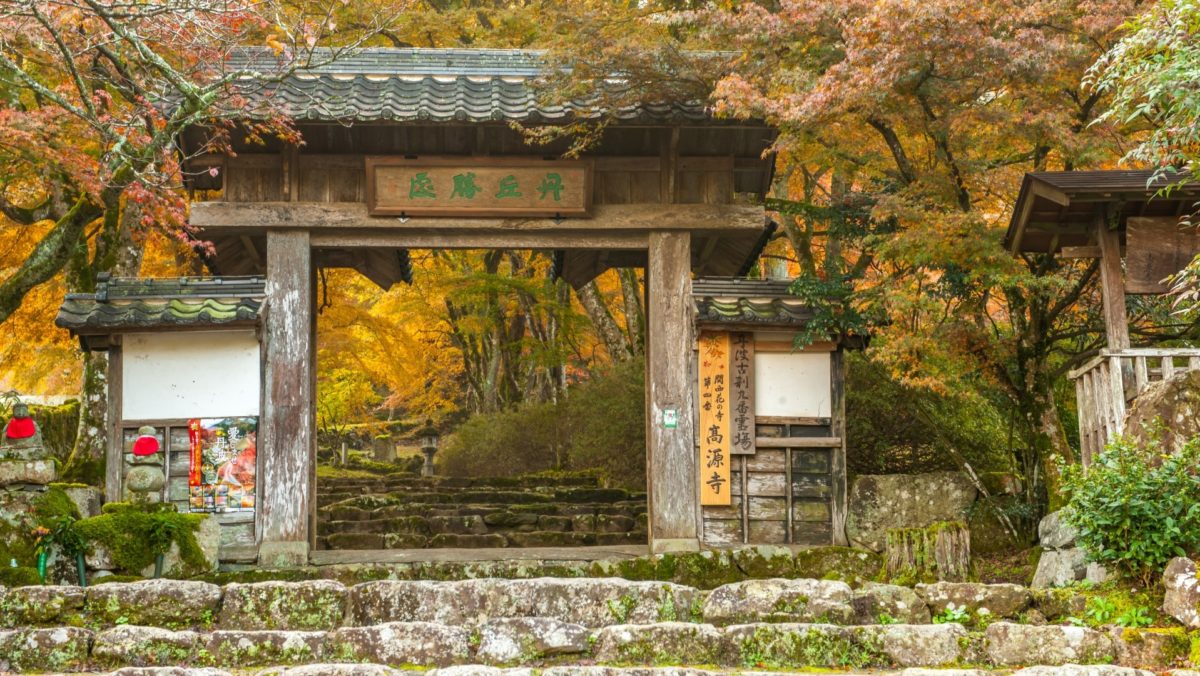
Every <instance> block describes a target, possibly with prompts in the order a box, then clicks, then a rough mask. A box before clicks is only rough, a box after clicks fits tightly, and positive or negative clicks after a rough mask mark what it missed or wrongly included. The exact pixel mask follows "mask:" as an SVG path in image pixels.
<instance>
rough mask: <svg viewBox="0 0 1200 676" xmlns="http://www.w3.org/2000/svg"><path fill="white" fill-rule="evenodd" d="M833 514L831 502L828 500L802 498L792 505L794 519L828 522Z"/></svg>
mask: <svg viewBox="0 0 1200 676" xmlns="http://www.w3.org/2000/svg"><path fill="white" fill-rule="evenodd" d="M830 518H831V514H830V510H829V502H828V501H826V500H801V501H797V502H796V503H795V504H794V505H792V519H793V520H795V521H797V522H799V521H820V522H825V523H828V522H829V521H830Z"/></svg>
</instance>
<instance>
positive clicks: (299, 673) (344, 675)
mask: <svg viewBox="0 0 1200 676" xmlns="http://www.w3.org/2000/svg"><path fill="white" fill-rule="evenodd" d="M411 673H413V672H412V671H408V670H400V669H393V668H391V667H386V666H384V665H382V664H307V665H304V666H298V667H279V668H278V669H265V670H263V671H260V672H258V676H401V675H402V674H411ZM428 673H429V674H435V673H436V674H444V673H445V671H444V670H442V669H437V670H434V671H430V672H428Z"/></svg>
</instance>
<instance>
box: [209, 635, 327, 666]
mask: <svg viewBox="0 0 1200 676" xmlns="http://www.w3.org/2000/svg"><path fill="white" fill-rule="evenodd" d="M204 650H205V651H206V653H207V655H206V658H205V659H206V660H208V661H211V662H212V663H213V664H217V665H221V666H229V667H233V666H236V667H239V668H241V667H253V666H272V665H277V664H307V663H311V662H320V661H321V660H322V659H323V658H324V652H325V632H321V631H225V630H221V631H214V632H212V633H211V634H208V635H207V636H206V637H205V640H204Z"/></svg>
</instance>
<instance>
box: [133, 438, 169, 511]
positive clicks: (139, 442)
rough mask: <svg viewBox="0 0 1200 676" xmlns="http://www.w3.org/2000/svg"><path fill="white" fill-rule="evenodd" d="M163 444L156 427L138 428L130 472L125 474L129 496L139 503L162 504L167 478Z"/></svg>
mask: <svg viewBox="0 0 1200 676" xmlns="http://www.w3.org/2000/svg"><path fill="white" fill-rule="evenodd" d="M160 450H161V444H159V442H158V435H157V434H156V430H155V429H154V427H152V426H150V425H145V426H143V427H139V428H138V437H137V439H135V440H134V441H133V448H132V449H131V453H132V458H131V459H130V461H129V464H130V468H129V471H128V472H126V473H125V491H126V494H127V496H128V497H129V498H130V499H132V500H136V501H139V502H161V501H162V488H163V484H165V483H166V481H167V477H166V475H164V474H163V469H162V467H163V459H162V453H160V452H159V451H160Z"/></svg>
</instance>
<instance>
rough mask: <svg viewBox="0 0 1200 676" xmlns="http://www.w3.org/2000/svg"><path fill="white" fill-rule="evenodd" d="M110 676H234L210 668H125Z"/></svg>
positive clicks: (109, 675) (111, 673) (222, 670)
mask: <svg viewBox="0 0 1200 676" xmlns="http://www.w3.org/2000/svg"><path fill="white" fill-rule="evenodd" d="M108 676H232V674H230V673H229V672H228V671H225V670H224V669H212V668H208V667H125V668H123V669H117V670H116V671H113V672H110V673H109V674H108Z"/></svg>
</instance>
